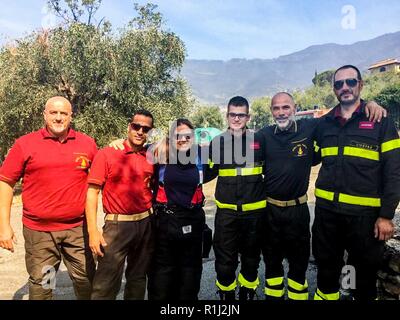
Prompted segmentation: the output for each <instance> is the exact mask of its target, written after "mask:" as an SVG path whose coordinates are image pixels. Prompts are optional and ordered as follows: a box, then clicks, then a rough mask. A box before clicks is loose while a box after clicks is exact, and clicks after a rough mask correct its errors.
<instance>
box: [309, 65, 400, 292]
mask: <svg viewBox="0 0 400 320" xmlns="http://www.w3.org/2000/svg"><path fill="white" fill-rule="evenodd" d="M362 88H363V80H362V78H361V73H360V71H359V70H358V69H357V68H356V67H354V66H352V65H346V66H343V67H340V68H339V69H337V70H336V72H335V74H334V78H333V90H334V92H335V94H336V97H337V99H338V100H339V104H338V105H337V106H336V107H335V108H334V109H333V110H331V111H330V112H329V113H328V114H327V115H326V117H324V119H323V121H321V122H320V123H319V125H318V127H317V130H316V141H317V145H318V147H319V155H320V157H321V159H322V167H321V169H320V171H319V175H318V179H317V182H316V189H315V195H316V208H315V221H314V225H313V253H314V256H315V259H316V263H317V266H318V276H317V290H316V293H315V296H314V299H315V300H338V299H339V288H340V286H339V277H340V274H341V270H342V267H343V265H344V261H343V255H344V251H345V250H346V251H347V253H348V258H347V265H351V266H353V267H354V268H355V288H352V289H354V290H352V291H353V297H354V298H355V299H356V300H373V299H376V297H377V289H376V272H377V270H378V267H379V264H380V262H381V259H382V252H383V245H384V241H385V240H388V239H390V238H391V237H392V235H393V232H394V226H393V223H392V218H393V216H394V213H395V210H396V207H397V205H398V203H399V199H400V139H399V135H398V133H397V130H396V128H395V125H394V122H393V121H392V120H391V119H390V118H384V119H382V121H381V122H375V123H373V122H370V121H369V119H368V118H367V116H366V114H365V102H364V101H363V100H361V98H360V94H361V91H362Z"/></svg>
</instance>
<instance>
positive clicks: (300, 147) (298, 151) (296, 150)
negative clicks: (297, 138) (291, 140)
mask: <svg viewBox="0 0 400 320" xmlns="http://www.w3.org/2000/svg"><path fill="white" fill-rule="evenodd" d="M292 153H293V155H294V156H295V157H304V156H306V155H307V154H308V149H307V146H306V145H305V144H303V143H299V144H297V145H295V146H294V147H293V149H292Z"/></svg>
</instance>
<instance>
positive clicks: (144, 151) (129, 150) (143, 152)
mask: <svg viewBox="0 0 400 320" xmlns="http://www.w3.org/2000/svg"><path fill="white" fill-rule="evenodd" d="M123 145H124V153H125V154H129V153H138V154H141V155H145V154H146V148H144V147H143V148H142V149H140V150H139V151H136V152H135V151H133V149H132V148H131V147H130V146H129V144H128V140H124V142H123Z"/></svg>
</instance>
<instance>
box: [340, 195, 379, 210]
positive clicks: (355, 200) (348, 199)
mask: <svg viewBox="0 0 400 320" xmlns="http://www.w3.org/2000/svg"><path fill="white" fill-rule="evenodd" d="M339 202H343V203H348V204H356V205H359V206H366V207H380V206H381V199H379V198H368V197H356V196H351V195H349V194H344V193H339Z"/></svg>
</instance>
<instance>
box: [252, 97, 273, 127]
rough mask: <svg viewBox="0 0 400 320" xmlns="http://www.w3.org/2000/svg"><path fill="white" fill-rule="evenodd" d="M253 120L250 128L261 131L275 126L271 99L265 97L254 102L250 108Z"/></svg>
mask: <svg viewBox="0 0 400 320" xmlns="http://www.w3.org/2000/svg"><path fill="white" fill-rule="evenodd" d="M250 114H251V120H250V124H249V127H250V128H251V129H255V130H259V129H261V128H263V127H265V126H268V125H270V124H273V121H274V120H273V118H272V114H271V98H270V97H263V98H258V99H256V100H254V101H253V102H252V104H251V108H250Z"/></svg>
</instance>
